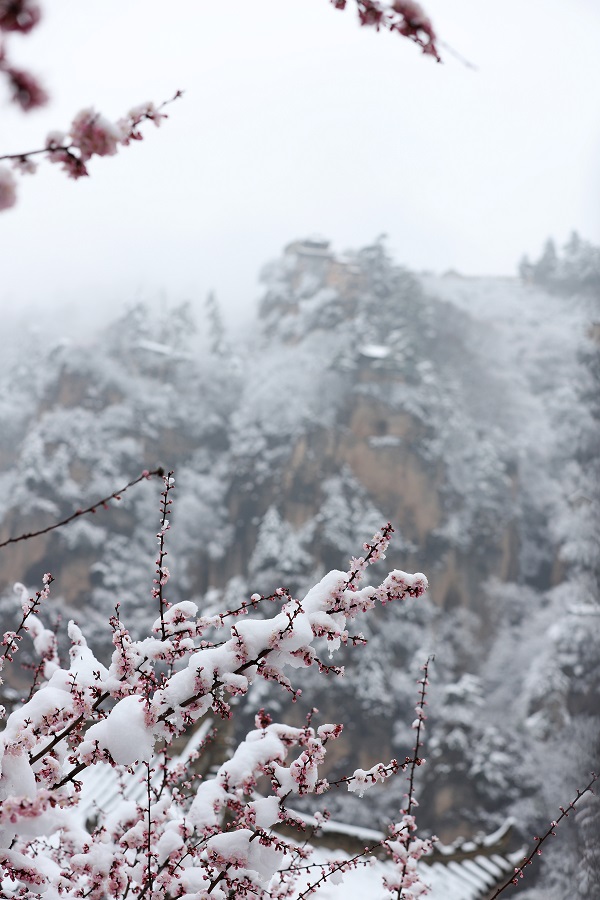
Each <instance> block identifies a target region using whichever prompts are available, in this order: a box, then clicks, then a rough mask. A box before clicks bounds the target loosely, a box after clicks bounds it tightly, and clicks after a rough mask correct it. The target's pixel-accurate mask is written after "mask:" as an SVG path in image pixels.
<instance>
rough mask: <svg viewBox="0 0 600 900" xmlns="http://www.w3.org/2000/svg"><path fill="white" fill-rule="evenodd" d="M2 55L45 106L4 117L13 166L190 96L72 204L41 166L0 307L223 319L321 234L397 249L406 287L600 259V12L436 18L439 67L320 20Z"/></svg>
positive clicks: (235, 17) (1, 251)
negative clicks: (82, 121) (29, 154)
mask: <svg viewBox="0 0 600 900" xmlns="http://www.w3.org/2000/svg"><path fill="white" fill-rule="evenodd" d="M42 6H43V9H44V23H43V24H42V25H41V26H40V27H39V29H37V30H36V32H35V33H34V34H32V35H31V36H29V37H26V38H20V37H19V38H15V39H14V40H11V42H10V43H11V54H12V56H13V58H14V60H15V61H16V62H19V63H22V64H23V65H27V66H29V67H30V68H32V69H33V70H34V71H35V72H37V73H38V74H39V75H40V76H41V77H42V78H43V80H44V81H45V83H46V85H47V87H48V89H49V91H50V93H51V96H52V101H51V104H50V105H49V106H48V107H47V108H46V109H45V110H43V111H40V112H36V113H32V114H30V115H28V116H24V115H22V114H19V113H18V112H17V111H16V110H15V111H13V109H12V108H11V107H10V106H9V104H8V103H7V102H6V97H5V96H2V97H1V98H0V153H1V152H17V151H21V150H29V149H34V148H36V147H38V146H41V145H42V143H43V140H44V138H45V135H46V133H47V131H48V130H50V129H53V128H64V129H66V128H67V127H68V124H69V123H70V121H71V119H72V117H73V115H74V113H76V112H77V111H78V110H79V109H81V108H82V107H86V106H90V105H93V106H94V107H95V108H96V109H97V110H98V111H101V112H103V113H104V114H105V115H107V116H108V117H110V118H114V119H116V118H119V116H121V115H122V114H123V113H124V112H126V111H127V110H128V109H129V108H130V107H131V106H134V105H136V104H138V103H139V102H141V101H145V100H149V99H152V100H154V101H156V102H157V103H158V102H159V101H161V100H163V99H166V98H167V97H169V96H170V95H171V94H172V93H173V92H174V91H175V89H184V90H185V91H186V94H185V96H184V98H183V99H182V100H180V101H178V102H177V103H176V104H174V105H173V106H172V107H171V109H170V118H169V120H168V122H166V123H164V124H163V126H162V127H161V128H160V129H155V128H154V126H153V125H151V124H150V123H148V124H147V126H145V131H144V133H145V135H147V139H146V140H144V141H143V142H141V143H140V144H134V145H133V146H130V147H128V148H123V149H122V150H120V151H119V154H118V156H117V157H114V158H108V159H95V160H94V161H93V162H92V163H91V165H90V170H91V177H90V178H89V179H81V180H79V181H78V182H73V181H69V180H68V179H67V178H66V177H65V176H64V175H63V174H62V173H61V172H60V171H59V170H58V168H55V167H53V166H49V165H47V164H46V165H42V166H41V167H40V171H39V172H38V174H36V175H35V176H33V177H24V178H21V183H20V200H19V204H18V206H17V207H16V208H15V209H14V210H13V211H9V212H4V213H1V214H0V306H2V307H3V308H4V310H14V309H15V308H20V307H26V306H29V305H31V304H33V305H41V304H44V305H50V304H55V303H57V302H61V301H62V302H64V301H66V302H69V303H73V302H76V303H77V304H79V305H80V307H81V308H82V309H85V308H86V307H88V306H90V305H92V304H97V303H102V304H103V305H104V304H110V305H112V304H113V303H115V302H128V301H130V300H132V299H135V298H136V297H137V298H139V297H146V298H152V297H155V296H157V295H158V294H159V293H160V292H163V293H164V294H166V295H167V296H168V298H169V299H171V300H173V301H178V300H180V299H184V298H186V297H190V298H192V299H195V300H196V301H198V299H199V298H203V296H204V294H205V293H206V291H207V290H209V289H210V288H214V289H215V290H216V292H217V295H218V296H219V297H220V298H221V300H222V302H223V304H224V305H225V306H226V307H227V308H228V309H229V310H239V309H242V308H244V307H246V308H248V306H249V305H251V304H253V303H254V300H255V298H256V296H257V293H258V287H257V280H256V279H257V274H258V271H259V269H260V267H261V266H262V265H263V263H264V262H266V261H267V260H268V259H270V258H273V257H274V256H277V255H278V254H279V252H280V250H281V248H282V247H283V245H284V244H286V243H287V242H289V241H290V240H292V239H294V238H296V237H301V236H305V235H308V234H311V233H315V232H317V233H321V234H323V235H324V236H326V237H328V238H330V239H331V240H332V242H333V245H334V248H335V249H337V250H340V251H341V250H344V249H345V248H347V247H359V246H361V245H364V244H365V243H368V242H370V241H372V240H373V239H374V238H375V237H377V235H379V234H381V233H382V232H385V233H387V235H388V236H389V247H390V250H391V251H392V253H393V255H394V256H395V258H396V259H397V260H398V261H399V262H402V263H404V264H406V265H408V266H409V267H411V268H415V269H433V270H438V271H443V270H445V269H447V268H450V267H451V268H456V269H458V270H460V271H462V272H464V273H469V274H471V273H487V274H513V273H514V271H515V266H516V264H517V262H518V260H519V257H520V256H521V254H522V253H523V252H527V253H530V254H532V255H534V256H535V255H537V254H538V253H539V252H540V249H541V245H542V243H543V241H544V240H545V238H546V237H547V236H548V235H552V236H554V237H555V239H556V240H557V241H558V242H559V243H561V242H564V241H565V240H566V238H567V237H568V234H569V232H570V231H571V230H572V229H573V228H575V229H577V230H578V231H580V233H581V234H582V235H583V236H585V237H587V238H589V239H591V240H593V241H595V242H597V243H600V203H599V200H600V164H599V160H600V115H599V113H600V108H599V107H600V104H599V100H600V91H599V90H598V84H600V71H599V69H600V64H599V59H600V57H599V54H598V47H599V46H600V3H598V2H597V0H503V2H496V3H490V2H482V0H452V2H448V0H427V2H426V3H425V2H424V6H425V8H426V9H427V10H428V12H429V13H430V15H431V17H432V19H433V21H434V24H435V26H436V27H437V31H438V33H439V35H440V37H441V39H442V41H445V42H446V43H447V44H448V45H450V47H452V48H453V49H454V50H455V51H457V52H458V53H460V54H461V55H462V56H463V57H465V58H466V59H468V60H469V61H470V62H471V63H472V64H473V65H475V66H476V70H473V69H471V68H468V67H467V66H465V65H463V64H461V63H460V62H458V61H457V60H456V59H455V57H453V56H452V55H451V54H450V52H449V51H448V50H444V51H443V55H444V64H443V65H437V64H436V63H435V62H434V61H432V59H430V58H428V57H424V56H422V55H421V53H420V52H419V50H418V48H416V47H415V46H413V45H412V44H410V43H409V42H407V41H405V40H403V39H401V38H399V37H398V36H393V35H389V34H376V33H374V32H372V31H371V30H370V29H364V28H363V29H361V28H359V27H358V23H357V19H356V13H355V9H354V6H353V3H352V2H351V0H350V2H349V4H348V9H347V10H346V12H343V13H342V12H339V11H336V10H335V9H334V8H333V7H332V6H331V5H330V3H329V2H328V0H229V2H227V3H226V2H224V0H220V2H215V0H211V2H208V0H179V2H177V3H170V4H165V3H164V0H161V2H158V0H143V2H142V0H86V2H85V3H82V2H81V0H60V2H53V3H50V2H45V3H43V4H42Z"/></svg>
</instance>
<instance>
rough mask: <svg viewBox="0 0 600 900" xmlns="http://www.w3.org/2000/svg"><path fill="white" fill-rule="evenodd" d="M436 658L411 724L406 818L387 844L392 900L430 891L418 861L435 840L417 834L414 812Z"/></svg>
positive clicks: (421, 687)
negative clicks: (392, 866)
mask: <svg viewBox="0 0 600 900" xmlns="http://www.w3.org/2000/svg"><path fill="white" fill-rule="evenodd" d="M432 659H433V657H430V658H429V659H428V660H427V662H426V663H425V665H424V666H423V677H422V678H420V679H419V681H418V682H417V684H418V685H419V700H418V703H417V705H416V707H415V713H416V719H415V720H414V722H413V723H412V727H413V729H414V730H415V732H416V734H415V744H414V747H413V755H412V759H407V761H406V762H407V765H408V793H407V795H406V804H405V807H404V810H403V815H402V818H401V820H400V822H399V823H398V824H395V825H391V826H390V835H391V837H390V839H388V840H387V841H386V844H385V846H386V848H387V850H388V852H389V853H390V854H391V856H392V859H393V860H394V863H395V864H396V868H395V877H392V878H389V877H386V878H385V879H384V886H385V888H386V889H387V891H388V894H387V897H388V898H389V900H392V898H393V900H417V898H418V897H422V896H425V894H427V893H428V891H429V889H428V887H427V885H426V884H425V883H424V882H423V880H422V879H421V874H420V872H419V868H418V862H419V860H420V859H421V857H422V856H423V855H424V854H427V853H430V852H431V850H432V849H433V842H434V841H435V840H436V839H435V838H432V839H430V840H429V839H427V840H423V839H422V838H419V837H418V835H417V833H416V832H417V823H416V820H415V815H414V812H413V810H414V809H415V808H416V807H417V806H418V805H419V804H418V803H417V800H416V798H415V796H414V789H415V773H416V770H417V768H418V767H419V766H422V765H423V763H424V762H425V760H424V759H423V758H422V757H421V756H420V753H421V747H422V746H423V741H422V740H421V738H422V736H423V731H424V730H425V720H426V718H427V716H426V715H425V706H426V705H427V701H426V699H425V695H426V693H427V687H428V685H429V680H428V675H429V666H430V664H431V662H432Z"/></svg>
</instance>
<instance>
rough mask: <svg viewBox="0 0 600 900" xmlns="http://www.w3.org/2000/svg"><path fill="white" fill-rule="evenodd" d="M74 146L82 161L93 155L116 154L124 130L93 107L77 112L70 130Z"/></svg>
mask: <svg viewBox="0 0 600 900" xmlns="http://www.w3.org/2000/svg"><path fill="white" fill-rule="evenodd" d="M70 135H71V139H72V142H73V147H76V148H77V149H78V150H79V153H80V159H81V161H82V162H86V160H88V159H90V158H91V157H92V156H94V155H96V156H114V155H115V153H116V152H117V150H118V147H119V144H120V143H121V141H122V140H123V137H124V134H123V131H122V130H121V129H120V128H118V127H117V126H116V125H114V124H113V123H112V122H109V121H108V119H106V118H105V117H104V116H101V115H100V114H99V113H97V112H95V111H94V110H93V109H92V108H90V109H82V110H81V112H79V113H77V115H76V116H75V118H74V119H73V122H72V123H71V130H70Z"/></svg>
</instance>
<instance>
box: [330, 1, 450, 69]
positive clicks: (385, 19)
mask: <svg viewBox="0 0 600 900" xmlns="http://www.w3.org/2000/svg"><path fill="white" fill-rule="evenodd" d="M330 2H331V3H333V5H334V6H335V8H336V9H346V6H347V2H348V0H330ZM356 5H357V7H358V18H359V20H360V24H361V25H367V26H370V27H372V28H375V29H376V30H377V31H379V29H380V28H384V29H387V30H388V31H391V32H395V33H396V34H400V35H402V37H406V38H408V39H409V40H411V41H414V43H415V44H418V45H419V47H421V49H422V50H423V53H426V54H428V55H429V56H433V57H434V58H435V59H436V60H437V61H438V62H441V57H440V55H439V52H438V49H437V44H436V40H437V38H436V34H435V31H434V28H433V25H432V24H431V19H430V18H429V16H428V15H427V14H426V13H425V11H424V10H423V8H422V7H421V5H420V4H419V3H414V2H413V0H393V2H392V3H387V2H383V0H356Z"/></svg>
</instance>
